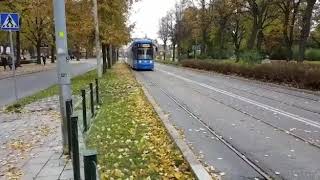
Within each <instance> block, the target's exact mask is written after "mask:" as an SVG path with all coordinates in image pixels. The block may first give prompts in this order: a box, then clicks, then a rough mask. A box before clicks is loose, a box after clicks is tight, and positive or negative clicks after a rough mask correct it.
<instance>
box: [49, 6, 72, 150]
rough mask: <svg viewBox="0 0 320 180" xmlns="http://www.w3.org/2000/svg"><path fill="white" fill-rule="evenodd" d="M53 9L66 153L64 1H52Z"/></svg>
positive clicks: (67, 92) (67, 91) (67, 85)
mask: <svg viewBox="0 0 320 180" xmlns="http://www.w3.org/2000/svg"><path fill="white" fill-rule="evenodd" d="M53 8H54V23H55V37H56V52H57V74H58V83H59V87H60V96H59V100H60V112H61V117H62V123H61V129H62V143H63V152H64V153H65V154H66V153H67V152H68V144H70V143H69V142H68V129H67V121H68V120H67V118H66V107H65V104H66V103H65V102H66V101H68V100H71V98H72V97H71V88H70V85H71V81H70V76H71V74H70V64H69V62H68V58H67V57H68V46H67V31H66V16H65V0H53Z"/></svg>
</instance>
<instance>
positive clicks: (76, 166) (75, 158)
mask: <svg viewBox="0 0 320 180" xmlns="http://www.w3.org/2000/svg"><path fill="white" fill-rule="evenodd" d="M71 128H72V141H71V142H72V165H73V178H74V180H80V156H79V142H78V117H77V116H72V117H71Z"/></svg>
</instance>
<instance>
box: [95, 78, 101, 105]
mask: <svg viewBox="0 0 320 180" xmlns="http://www.w3.org/2000/svg"><path fill="white" fill-rule="evenodd" d="M96 101H97V102H96V103H97V104H100V99H99V81H98V79H96Z"/></svg>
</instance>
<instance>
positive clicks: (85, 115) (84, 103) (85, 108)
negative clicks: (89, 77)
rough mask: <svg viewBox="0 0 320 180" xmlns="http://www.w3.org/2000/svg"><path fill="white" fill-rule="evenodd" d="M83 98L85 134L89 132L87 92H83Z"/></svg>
mask: <svg viewBox="0 0 320 180" xmlns="http://www.w3.org/2000/svg"><path fill="white" fill-rule="evenodd" d="M81 96H82V116H83V129H84V132H87V130H88V124H87V98H86V90H84V89H82V90H81Z"/></svg>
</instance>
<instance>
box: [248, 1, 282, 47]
mask: <svg viewBox="0 0 320 180" xmlns="http://www.w3.org/2000/svg"><path fill="white" fill-rule="evenodd" d="M273 1H274V0H247V4H248V5H249V6H248V10H249V14H250V16H251V18H252V28H251V32H250V38H249V40H248V44H247V47H248V49H253V48H254V45H255V44H256V49H257V50H258V51H260V50H261V46H262V41H263V36H264V34H263V30H264V29H265V28H266V27H267V26H269V25H270V24H271V23H272V21H273V20H274V19H275V18H276V17H277V9H273V5H274V2H273Z"/></svg>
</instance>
